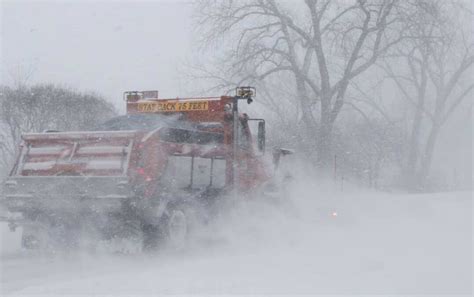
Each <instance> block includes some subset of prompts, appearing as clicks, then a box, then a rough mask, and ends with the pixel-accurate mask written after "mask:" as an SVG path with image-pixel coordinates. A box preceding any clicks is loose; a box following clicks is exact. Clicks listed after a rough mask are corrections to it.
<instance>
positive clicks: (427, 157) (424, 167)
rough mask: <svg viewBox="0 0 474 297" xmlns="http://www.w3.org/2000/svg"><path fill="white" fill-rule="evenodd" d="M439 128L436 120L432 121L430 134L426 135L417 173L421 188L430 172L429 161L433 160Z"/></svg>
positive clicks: (424, 185)
mask: <svg viewBox="0 0 474 297" xmlns="http://www.w3.org/2000/svg"><path fill="white" fill-rule="evenodd" d="M439 130H440V125H439V124H438V123H436V122H435V123H433V127H432V128H431V131H430V135H429V136H428V140H427V142H426V147H425V153H424V155H423V158H422V159H421V166H420V172H419V174H418V177H419V185H420V186H421V187H422V188H425V187H426V186H427V185H426V182H427V179H428V177H429V174H430V170H431V163H432V161H433V154H434V149H435V146H436V141H437V139H438V134H439Z"/></svg>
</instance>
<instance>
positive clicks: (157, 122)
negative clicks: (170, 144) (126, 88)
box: [94, 114, 190, 131]
mask: <svg viewBox="0 0 474 297" xmlns="http://www.w3.org/2000/svg"><path fill="white" fill-rule="evenodd" d="M170 126H171V127H180V128H189V126H190V125H189V124H186V123H185V122H183V121H179V120H178V117H176V116H163V115H157V114H129V115H123V116H118V117H114V118H112V119H110V120H108V121H106V122H105V123H103V124H101V125H99V126H97V127H96V128H95V129H94V130H95V131H120V130H142V131H143V130H145V131H147V130H154V129H156V128H159V127H170Z"/></svg>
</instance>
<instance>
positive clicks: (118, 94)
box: [0, 0, 473, 188]
mask: <svg viewBox="0 0 474 297" xmlns="http://www.w3.org/2000/svg"><path fill="white" fill-rule="evenodd" d="M289 3H290V4H291V2H289ZM192 17H193V6H192V4H191V2H190V1H163V0H161V1H160V0H156V1H140V2H136V1H2V5H1V30H2V31H1V38H0V42H1V45H2V46H1V54H0V57H1V66H0V73H1V80H0V83H1V84H3V85H15V84H18V83H26V84H35V83H44V82H47V83H55V84H59V85H64V86H66V87H72V88H75V89H78V90H80V91H92V92H97V93H99V94H101V95H103V96H104V97H105V99H106V100H108V101H110V102H111V103H113V104H114V105H115V106H116V108H117V109H118V111H119V112H120V113H123V112H124V107H125V104H124V103H123V101H122V93H123V91H126V90H146V89H158V90H159V91H160V97H162V98H166V97H177V96H193V95H202V94H200V93H198V92H197V90H202V89H205V88H206V87H207V86H205V82H202V83H196V81H190V80H189V76H188V74H189V73H188V71H189V67H188V66H189V65H192V64H194V63H196V60H195V58H196V57H198V56H199V57H204V59H206V58H210V59H212V58H214V56H217V55H218V53H217V52H213V50H212V49H213V48H212V47H210V48H207V49H206V50H205V51H204V52H202V51H201V52H198V45H197V43H196V40H197V39H198V38H199V37H200V32H199V30H196V29H195V28H193V18H192ZM216 51H217V49H216ZM208 95H220V94H219V93H212V94H208ZM398 96H399V95H398ZM382 97H386V99H385V100H394V101H396V100H397V94H396V93H395V92H394V91H393V90H392V89H387V90H385V94H383V95H382ZM471 99H472V95H471V98H470V99H468V100H466V101H467V102H468V103H467V104H465V105H464V107H465V108H459V109H458V110H457V111H456V113H455V114H454V115H453V116H452V117H451V118H450V119H449V120H448V123H447V124H446V126H445V127H443V129H442V131H441V134H440V138H439V141H438V143H437V147H436V151H435V156H434V162H433V167H432V172H433V173H434V174H436V173H440V172H441V173H443V174H441V176H442V177H440V178H441V179H451V180H453V181H452V182H451V181H449V183H456V184H462V185H463V186H462V187H464V188H465V187H467V186H468V185H469V184H471V182H472V169H471V168H472V164H473V162H472V136H473V131H472V109H471V106H472V104H470V103H469V101H471V102H472V100H471ZM258 100H259V99H258V98H257V102H258ZM262 107H263V106H262V105H259V104H258V103H257V104H256V105H253V106H252V109H251V112H256V111H258V110H259V109H260V110H261V109H262ZM342 118H344V117H342ZM350 118H351V116H349V119H350ZM341 121H343V120H341ZM270 123H271V119H270ZM270 126H271V125H270ZM270 129H271V128H270ZM271 132H272V131H270V133H271ZM455 179H456V181H454V180H455Z"/></svg>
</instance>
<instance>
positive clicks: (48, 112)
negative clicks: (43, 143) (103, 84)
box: [0, 84, 116, 173]
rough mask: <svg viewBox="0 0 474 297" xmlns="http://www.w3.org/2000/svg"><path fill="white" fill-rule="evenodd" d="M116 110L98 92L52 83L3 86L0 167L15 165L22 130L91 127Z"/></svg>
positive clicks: (0, 93) (0, 102)
mask: <svg viewBox="0 0 474 297" xmlns="http://www.w3.org/2000/svg"><path fill="white" fill-rule="evenodd" d="M115 113H116V111H115V109H114V107H113V106H112V105H111V104H110V103H108V102H106V101H105V100H104V99H103V98H102V97H100V96H98V95H95V94H84V93H79V92H77V91H74V90H72V89H69V88H64V87H57V86H54V85H52V84H41V85H34V86H31V87H30V86H26V85H24V84H20V85H18V86H17V87H15V88H11V87H7V86H3V87H1V88H0V168H4V169H6V168H9V167H10V166H11V162H12V161H13V157H14V155H15V153H16V149H17V145H18V143H19V142H20V136H21V134H22V133H25V132H41V131H43V130H48V129H53V130H65V131H68V130H84V129H90V128H92V127H94V126H95V125H97V124H99V123H101V122H103V121H104V120H105V119H107V118H109V117H111V116H113V115H115ZM1 171H2V170H0V173H1Z"/></svg>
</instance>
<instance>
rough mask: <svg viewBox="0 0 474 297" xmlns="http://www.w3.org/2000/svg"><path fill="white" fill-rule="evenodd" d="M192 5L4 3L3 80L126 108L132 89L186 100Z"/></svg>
mask: <svg viewBox="0 0 474 297" xmlns="http://www.w3.org/2000/svg"><path fill="white" fill-rule="evenodd" d="M191 8H192V7H191V5H190V4H189V3H188V2H187V1H144V2H135V1H80V2H79V1H2V5H1V24H2V32H1V43H2V51H1V67H0V69H1V75H2V76H1V82H2V83H4V84H13V83H15V82H16V81H18V80H21V81H23V80H27V82H28V83H38V82H54V83H58V84H64V85H66V86H70V87H73V88H77V89H81V90H90V91H95V92H99V93H101V94H103V95H105V96H106V97H107V99H108V100H110V101H111V102H113V103H114V104H115V105H116V106H117V108H118V109H119V110H121V111H124V104H123V101H122V93H123V92H124V91H126V90H145V89H159V91H160V95H161V96H163V97H168V96H169V97H176V96H182V95H183V94H185V93H186V90H187V88H186V87H187V86H186V81H184V80H183V79H181V76H182V75H181V74H180V73H179V71H178V69H179V67H180V66H181V65H182V63H184V62H185V60H186V57H187V56H188V55H189V54H190V53H192V52H193V46H192V36H191V35H192V34H191V12H192V10H191Z"/></svg>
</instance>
